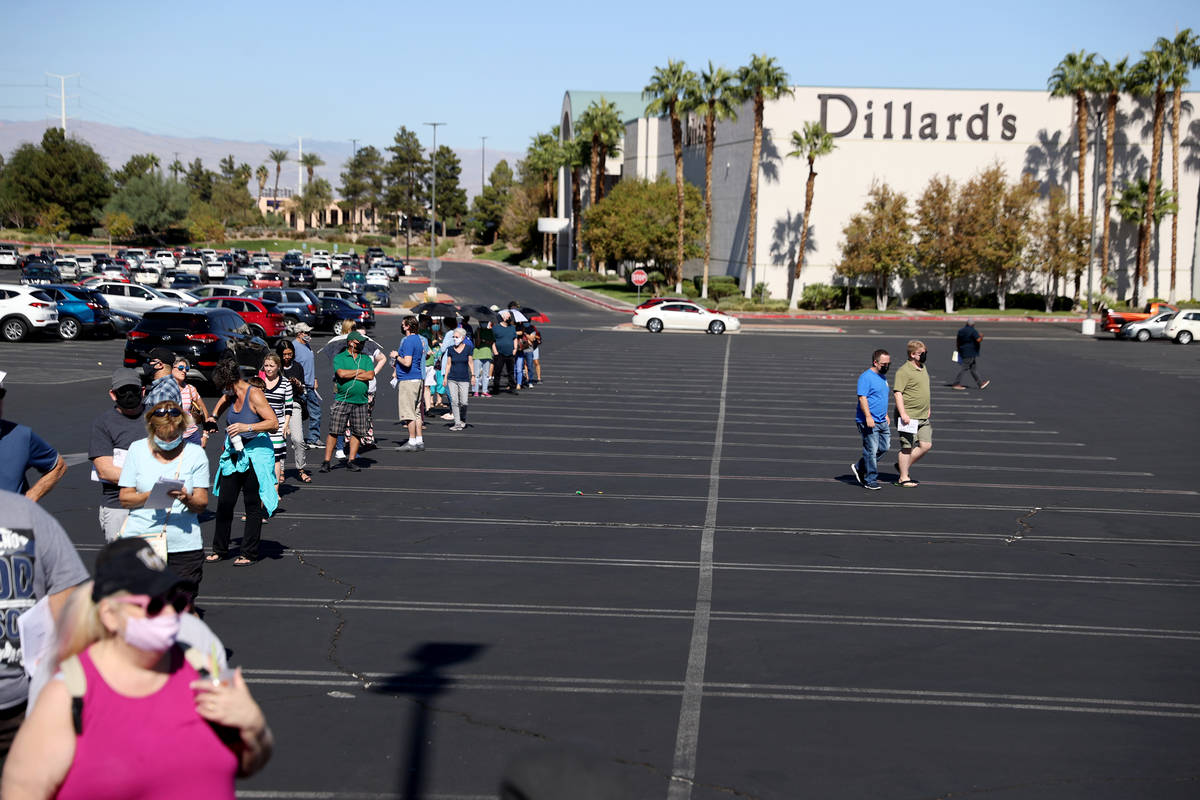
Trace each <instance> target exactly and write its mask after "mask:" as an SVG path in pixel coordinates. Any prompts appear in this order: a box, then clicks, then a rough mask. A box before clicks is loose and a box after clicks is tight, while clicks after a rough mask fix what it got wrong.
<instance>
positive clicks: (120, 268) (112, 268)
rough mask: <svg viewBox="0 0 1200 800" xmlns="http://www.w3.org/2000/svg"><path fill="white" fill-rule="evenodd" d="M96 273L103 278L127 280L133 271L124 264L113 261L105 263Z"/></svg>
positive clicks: (131, 276) (130, 277)
mask: <svg viewBox="0 0 1200 800" xmlns="http://www.w3.org/2000/svg"><path fill="white" fill-rule="evenodd" d="M97 274H98V275H100V277H102V278H104V279H105V280H121V281H126V282H128V281H130V280H131V279H132V278H133V273H132V272H130V271H129V267H127V266H125V265H124V264H118V263H117V262H115V261H114V262H113V263H111V264H105V265H104V266H103V267H101V268H100V271H99V272H98V273H97Z"/></svg>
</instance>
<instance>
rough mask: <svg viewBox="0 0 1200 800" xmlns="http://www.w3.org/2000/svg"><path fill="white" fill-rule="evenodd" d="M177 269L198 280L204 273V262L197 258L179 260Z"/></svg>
mask: <svg viewBox="0 0 1200 800" xmlns="http://www.w3.org/2000/svg"><path fill="white" fill-rule="evenodd" d="M178 269H179V271H180V272H186V273H188V274H189V275H195V276H196V277H197V278H198V277H200V276H201V275H202V274H203V273H204V262H203V261H202V260H201V259H199V258H181V259H179V267H178Z"/></svg>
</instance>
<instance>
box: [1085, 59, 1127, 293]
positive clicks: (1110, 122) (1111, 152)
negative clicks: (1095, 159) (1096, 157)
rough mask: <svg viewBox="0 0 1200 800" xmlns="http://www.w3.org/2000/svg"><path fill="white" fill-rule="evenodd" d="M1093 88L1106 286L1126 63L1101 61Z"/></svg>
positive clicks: (1102, 278)
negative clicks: (1099, 137) (1097, 104)
mask: <svg viewBox="0 0 1200 800" xmlns="http://www.w3.org/2000/svg"><path fill="white" fill-rule="evenodd" d="M1093 75H1094V77H1095V81H1094V84H1093V88H1094V89H1095V91H1097V92H1100V93H1102V94H1103V95H1104V206H1103V208H1104V221H1103V223H1102V230H1103V233H1102V234H1101V237H1100V285H1101V286H1104V285H1105V284H1106V283H1107V282H1108V245H1109V237H1110V235H1111V223H1112V207H1113V168H1114V166H1115V164H1116V147H1115V136H1116V129H1117V105H1118V104H1119V103H1120V102H1121V93H1122V92H1124V91H1125V88H1126V84H1127V83H1128V80H1129V59H1128V58H1122V59H1121V60H1120V61H1118V62H1116V63H1115V64H1110V63H1109V62H1108V61H1107V60H1106V59H1101V60H1100V62H1099V63H1098V64H1097V65H1096V68H1095V72H1094V73H1093Z"/></svg>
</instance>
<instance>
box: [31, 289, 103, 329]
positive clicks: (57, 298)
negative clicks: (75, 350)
mask: <svg viewBox="0 0 1200 800" xmlns="http://www.w3.org/2000/svg"><path fill="white" fill-rule="evenodd" d="M41 289H42V291H44V292H45V293H46V294H48V295H50V297H52V298H53V299H54V302H55V304H56V305H57V307H58V335H59V336H61V337H62V338H64V339H67V340H70V339H78V338H79V337H80V336H83V335H84V334H88V333H111V332H112V316H111V314H110V312H109V308H108V303H107V302H105V300H104V295H102V294H100V293H99V292H97V291H96V290H94V289H85V288H83V287H82V286H71V285H67V284H51V285H50V286H43V287H41Z"/></svg>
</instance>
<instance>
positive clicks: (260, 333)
mask: <svg viewBox="0 0 1200 800" xmlns="http://www.w3.org/2000/svg"><path fill="white" fill-rule="evenodd" d="M250 335H251V336H257V337H258V338H260V339H266V338H267V332H266V331H264V330H263V329H262V328H260V327H258V326H257V325H251V326H250Z"/></svg>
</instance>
